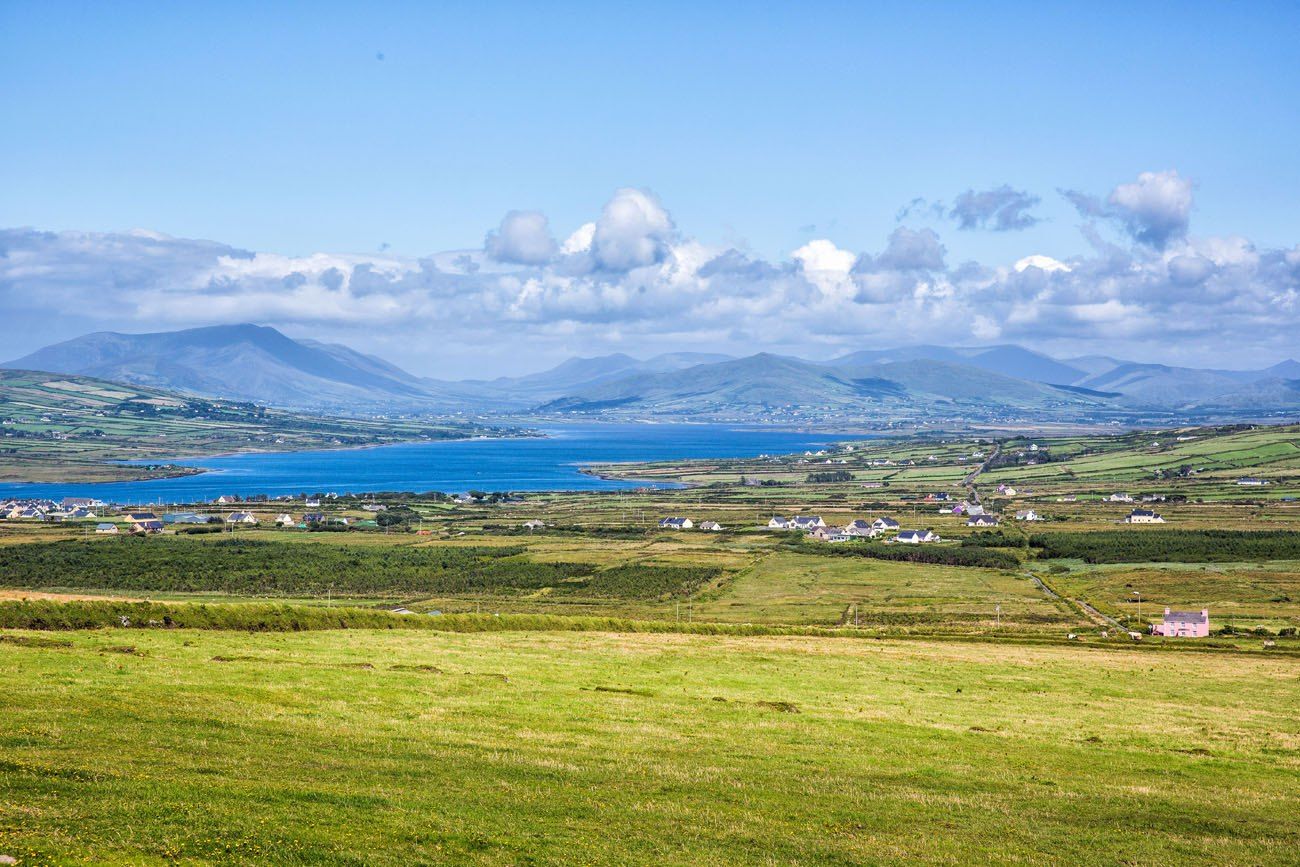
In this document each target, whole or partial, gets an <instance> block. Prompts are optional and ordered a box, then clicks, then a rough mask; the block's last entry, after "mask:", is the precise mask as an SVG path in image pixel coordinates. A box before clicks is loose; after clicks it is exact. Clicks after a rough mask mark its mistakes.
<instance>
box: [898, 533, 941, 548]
mask: <svg viewBox="0 0 1300 867" xmlns="http://www.w3.org/2000/svg"><path fill="white" fill-rule="evenodd" d="M894 541H895V542H901V543H903V544H904V545H920V544H921V543H922V542H938V541H939V536H938V534H937V533H935V532H933V531H932V530H899V531H898V535H897V536H895V537H894Z"/></svg>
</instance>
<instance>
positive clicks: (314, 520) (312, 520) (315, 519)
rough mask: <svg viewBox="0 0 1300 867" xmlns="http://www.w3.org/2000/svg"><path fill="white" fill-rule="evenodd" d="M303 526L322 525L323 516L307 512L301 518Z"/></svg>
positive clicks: (318, 513) (323, 521)
mask: <svg viewBox="0 0 1300 867" xmlns="http://www.w3.org/2000/svg"><path fill="white" fill-rule="evenodd" d="M302 522H303V523H304V524H324V523H325V516H324V515H323V514H322V513H320V512H308V513H307V514H305V515H303V516H302Z"/></svg>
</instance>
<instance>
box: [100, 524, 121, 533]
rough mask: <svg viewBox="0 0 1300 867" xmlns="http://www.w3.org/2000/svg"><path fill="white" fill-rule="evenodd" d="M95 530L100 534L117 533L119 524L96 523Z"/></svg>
mask: <svg viewBox="0 0 1300 867" xmlns="http://www.w3.org/2000/svg"><path fill="white" fill-rule="evenodd" d="M95 532H96V533H99V534H100V535H117V524H107V523H105V524H96V525H95Z"/></svg>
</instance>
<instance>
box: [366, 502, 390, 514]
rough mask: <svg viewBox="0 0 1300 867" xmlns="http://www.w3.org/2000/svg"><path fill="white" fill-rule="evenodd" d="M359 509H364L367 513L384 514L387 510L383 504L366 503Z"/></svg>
mask: <svg viewBox="0 0 1300 867" xmlns="http://www.w3.org/2000/svg"><path fill="white" fill-rule="evenodd" d="M361 508H362V509H365V510H366V511H367V512H384V511H387V509H388V507H387V506H385V505H384V504H383V503H366V504H365V505H364V506H362V507H361Z"/></svg>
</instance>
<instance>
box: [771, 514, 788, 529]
mask: <svg viewBox="0 0 1300 867" xmlns="http://www.w3.org/2000/svg"><path fill="white" fill-rule="evenodd" d="M791 526H793V525H792V524H791V523H790V519H789V518H781V517H778V516H776V515H773V516H772V520H770V521H768V522H767V528H768V529H769V530H789V529H790V528H791Z"/></svg>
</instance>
